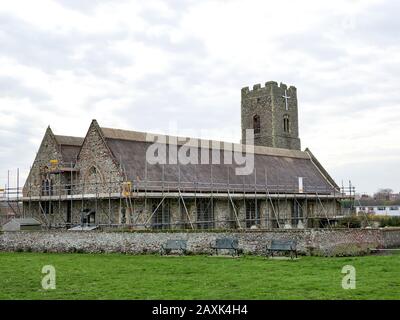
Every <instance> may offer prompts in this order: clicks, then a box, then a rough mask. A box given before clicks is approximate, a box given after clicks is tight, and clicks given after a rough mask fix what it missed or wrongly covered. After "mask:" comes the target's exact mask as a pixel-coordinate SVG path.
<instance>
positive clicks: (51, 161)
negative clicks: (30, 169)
mask: <svg viewBox="0 0 400 320" xmlns="http://www.w3.org/2000/svg"><path fill="white" fill-rule="evenodd" d="M50 165H51V168H52V169H55V168H56V167H57V165H58V160H56V159H53V160H50Z"/></svg>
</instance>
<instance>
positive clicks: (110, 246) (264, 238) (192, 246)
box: [0, 229, 400, 256]
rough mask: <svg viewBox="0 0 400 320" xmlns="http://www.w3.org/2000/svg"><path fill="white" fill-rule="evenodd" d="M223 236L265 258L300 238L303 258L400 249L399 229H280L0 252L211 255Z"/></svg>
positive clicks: (2, 241) (12, 246) (69, 236)
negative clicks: (274, 244)
mask: <svg viewBox="0 0 400 320" xmlns="http://www.w3.org/2000/svg"><path fill="white" fill-rule="evenodd" d="M220 237H235V238H238V239H239V247H240V249H242V251H243V253H248V254H263V253H264V252H265V245H266V244H269V243H270V241H271V240H272V239H295V240H297V243H298V249H299V251H300V253H302V254H308V255H326V256H345V255H360V254H365V253H367V252H368V251H369V250H370V249H374V248H392V247H396V246H397V247H400V229H353V230H327V229H318V230H279V231H259V230H257V231H255V230H254V231H253V230H252V231H246V232H172V233H168V232H105V231H92V232H81V231H36V232H4V233H2V234H0V251H32V252H60V253H63V252H85V253H113V252H115V253H127V254H143V253H157V252H159V250H160V247H161V245H162V244H164V243H165V242H166V241H167V240H168V239H185V240H187V241H188V242H187V245H188V251H189V252H191V253H194V254H210V253H212V252H213V251H212V249H210V243H212V242H214V241H215V239H216V238H220Z"/></svg>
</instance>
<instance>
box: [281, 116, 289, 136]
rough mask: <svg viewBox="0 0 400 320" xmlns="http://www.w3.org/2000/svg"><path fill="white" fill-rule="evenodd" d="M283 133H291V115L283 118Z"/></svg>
mask: <svg viewBox="0 0 400 320" xmlns="http://www.w3.org/2000/svg"><path fill="white" fill-rule="evenodd" d="M283 131H284V132H286V133H289V132H290V120H289V115H287V114H285V115H284V116H283Z"/></svg>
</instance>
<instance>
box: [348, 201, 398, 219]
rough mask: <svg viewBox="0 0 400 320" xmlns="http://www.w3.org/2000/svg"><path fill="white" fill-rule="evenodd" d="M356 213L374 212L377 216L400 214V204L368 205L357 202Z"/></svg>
mask: <svg viewBox="0 0 400 320" xmlns="http://www.w3.org/2000/svg"><path fill="white" fill-rule="evenodd" d="M355 208H356V213H357V215H358V214H364V213H366V214H374V215H377V216H400V204H396V205H394V204H391V205H377V204H373V205H366V204H363V203H360V204H356V206H355Z"/></svg>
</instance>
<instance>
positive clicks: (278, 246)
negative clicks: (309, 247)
mask: <svg viewBox="0 0 400 320" xmlns="http://www.w3.org/2000/svg"><path fill="white" fill-rule="evenodd" d="M274 252H290V257H291V258H292V259H293V258H294V257H296V258H297V242H296V241H295V240H272V241H271V245H270V246H268V245H267V247H266V256H267V257H269V256H271V257H272V256H273V255H274Z"/></svg>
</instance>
